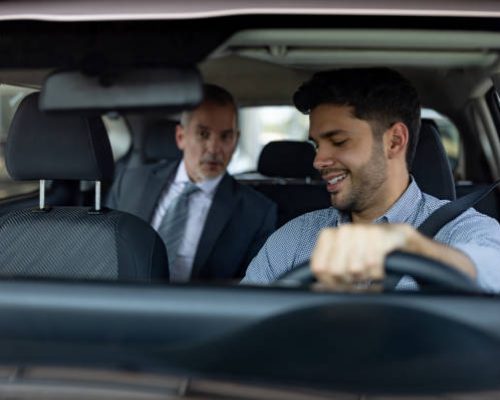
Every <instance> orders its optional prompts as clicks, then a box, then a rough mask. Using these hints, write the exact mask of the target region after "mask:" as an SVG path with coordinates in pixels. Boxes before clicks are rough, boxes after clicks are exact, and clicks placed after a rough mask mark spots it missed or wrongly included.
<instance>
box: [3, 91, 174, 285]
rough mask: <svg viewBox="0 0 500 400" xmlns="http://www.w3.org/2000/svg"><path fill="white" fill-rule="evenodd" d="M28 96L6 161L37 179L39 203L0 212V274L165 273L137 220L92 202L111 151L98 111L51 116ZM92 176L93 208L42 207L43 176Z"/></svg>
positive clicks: (137, 276) (153, 240)
mask: <svg viewBox="0 0 500 400" xmlns="http://www.w3.org/2000/svg"><path fill="white" fill-rule="evenodd" d="M38 98H39V95H38V93H34V94H30V95H28V96H27V97H26V98H25V99H24V100H23V101H22V102H21V104H20V106H19V108H18V110H17V112H16V114H15V116H14V119H13V121H12V124H11V127H10V130H9V135H8V138H7V146H6V155H5V158H6V165H7V169H8V172H9V174H10V175H11V177H12V178H14V179H17V180H40V205H39V207H36V208H30V209H20V210H15V211H11V212H9V213H7V214H5V215H3V216H2V217H1V218H0V276H3V277H6V276H7V277H44V278H63V279H91V280H94V279H95V280H127V281H153V280H168V262H167V255H166V250H165V246H164V244H163V242H162V240H161V239H160V237H159V236H158V234H157V233H156V232H155V231H154V230H153V229H152V228H151V227H150V226H149V225H148V224H147V223H145V222H144V221H142V220H141V219H139V218H137V217H135V216H133V215H130V214H127V213H124V212H119V211H115V210H109V209H102V208H101V206H100V182H101V181H102V180H107V179H112V177H113V158H112V153H111V146H110V143H109V139H108V136H107V135H106V132H105V128H104V125H103V123H102V121H101V119H100V117H95V118H85V117H81V116H77V115H68V114H65V115H52V114H45V113H43V112H41V111H40V110H39V108H38ZM51 179H65V180H78V181H79V180H88V181H96V198H95V207H92V208H88V207H87V208H85V207H50V205H46V204H45V199H44V195H45V188H44V186H45V180H51Z"/></svg>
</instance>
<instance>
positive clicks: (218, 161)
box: [201, 155, 224, 164]
mask: <svg viewBox="0 0 500 400" xmlns="http://www.w3.org/2000/svg"><path fill="white" fill-rule="evenodd" d="M201 162H202V163H210V164H213V163H216V164H223V163H224V160H222V158H221V157H217V156H215V155H213V156H212V155H207V156H204V157H202V159H201Z"/></svg>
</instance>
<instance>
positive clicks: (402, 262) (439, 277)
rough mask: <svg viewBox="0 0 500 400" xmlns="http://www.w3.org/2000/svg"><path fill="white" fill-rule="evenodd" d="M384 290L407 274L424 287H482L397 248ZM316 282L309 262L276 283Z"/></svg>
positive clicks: (473, 290) (467, 289) (388, 259)
mask: <svg viewBox="0 0 500 400" xmlns="http://www.w3.org/2000/svg"><path fill="white" fill-rule="evenodd" d="M384 266H385V273H386V277H385V279H384V289H385V290H391V289H394V288H395V286H396V284H397V282H399V280H400V279H401V278H402V277H403V276H404V275H408V276H411V277H412V278H413V279H415V281H417V283H418V284H419V286H420V287H421V288H423V289H424V290H425V289H432V290H445V291H457V292H467V293H480V292H481V289H480V288H479V286H478V285H477V284H476V283H475V282H474V281H473V280H472V279H470V278H469V277H468V276H467V275H465V274H464V273H462V272H460V271H458V270H457V269H455V268H452V267H449V266H448V265H446V264H444V263H442V262H439V261H437V260H433V259H431V258H428V257H423V256H420V255H416V254H411V253H405V252H401V251H395V252H392V253H390V254H389V255H388V256H387V257H386V259H385V265H384ZM314 282H316V278H315V276H314V275H313V273H312V271H311V268H310V263H309V261H306V262H304V263H302V264H300V265H298V266H297V267H296V268H294V269H293V270H291V271H288V272H285V273H284V274H283V275H282V276H281V277H280V278H278V280H277V281H276V283H277V284H278V285H280V286H308V285H310V284H312V283H314Z"/></svg>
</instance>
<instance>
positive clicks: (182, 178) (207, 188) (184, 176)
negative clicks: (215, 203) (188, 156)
mask: <svg viewBox="0 0 500 400" xmlns="http://www.w3.org/2000/svg"><path fill="white" fill-rule="evenodd" d="M223 177H224V174H221V175H219V176H217V177H215V178H211V179H206V180H204V181H201V182H196V186H198V187H199V188H200V189H201V191H203V192H204V193H206V194H209V195H211V194H212V193H213V192H214V191H215V189H216V188H217V185H218V184H219V183H220V181H221V180H222V178H223ZM190 181H191V180H190V179H189V176H188V173H187V171H186V164H185V163H184V160H182V161H181V162H180V164H179V167H178V168H177V173H176V174H175V178H174V183H186V182H190Z"/></svg>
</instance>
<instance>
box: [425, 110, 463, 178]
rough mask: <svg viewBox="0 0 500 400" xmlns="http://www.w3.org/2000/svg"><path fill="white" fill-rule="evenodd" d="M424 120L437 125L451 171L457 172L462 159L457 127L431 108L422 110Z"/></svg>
mask: <svg viewBox="0 0 500 400" xmlns="http://www.w3.org/2000/svg"><path fill="white" fill-rule="evenodd" d="M422 118H425V119H432V120H433V121H434V122H435V123H436V125H437V127H438V130H439V135H440V136H441V140H442V142H443V146H444V149H445V151H446V154H447V155H448V161H449V162H450V166H451V169H452V171H455V169H456V167H457V165H458V160H459V158H460V133H459V131H458V129H457V127H456V126H455V124H454V123H453V122H452V121H451V120H450V119H449V118H448V117H446V116H444V115H443V114H440V113H438V112H437V111H434V110H431V109H429V108H424V109H422Z"/></svg>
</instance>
